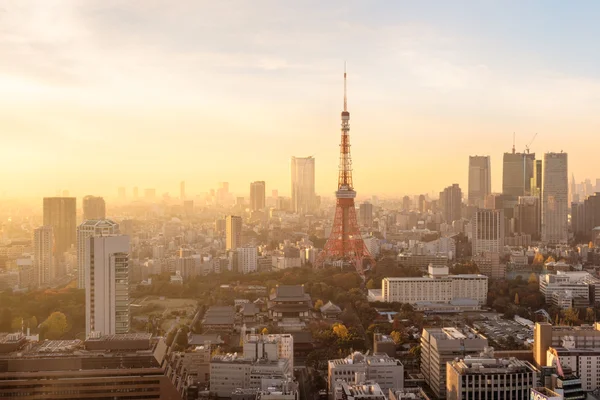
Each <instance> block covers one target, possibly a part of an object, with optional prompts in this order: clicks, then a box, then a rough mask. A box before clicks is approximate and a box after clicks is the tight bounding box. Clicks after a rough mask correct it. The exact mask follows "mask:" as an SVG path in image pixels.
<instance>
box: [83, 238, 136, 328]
mask: <svg viewBox="0 0 600 400" xmlns="http://www.w3.org/2000/svg"><path fill="white" fill-rule="evenodd" d="M88 240H89V251H88V252H87V254H86V260H85V269H86V274H85V288H86V289H85V317H86V318H85V333H86V337H89V336H90V333H91V332H98V333H100V334H103V335H113V334H116V333H127V332H128V331H129V236H124V235H115V236H97V237H96V236H91V237H89V238H88Z"/></svg>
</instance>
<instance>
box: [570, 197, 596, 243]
mask: <svg viewBox="0 0 600 400" xmlns="http://www.w3.org/2000/svg"><path fill="white" fill-rule="evenodd" d="M571 225H572V229H573V233H574V234H575V235H576V236H577V237H578V238H579V239H580V240H581V241H582V242H589V241H594V239H595V237H594V235H593V229H594V228H596V227H598V226H600V193H595V194H593V195H591V196H588V197H587V198H585V199H584V200H583V202H581V203H573V204H572V205H571Z"/></svg>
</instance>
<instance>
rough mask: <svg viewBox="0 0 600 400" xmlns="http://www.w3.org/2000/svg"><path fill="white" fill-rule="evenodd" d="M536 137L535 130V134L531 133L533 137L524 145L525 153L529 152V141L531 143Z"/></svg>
mask: <svg viewBox="0 0 600 400" xmlns="http://www.w3.org/2000/svg"><path fill="white" fill-rule="evenodd" d="M536 137H537V132H536V133H535V135H533V138H532V139H531V140H530V141H529V143H527V144H526V145H525V151H526V152H527V154H529V146H531V143H533V141H534V140H535V138H536Z"/></svg>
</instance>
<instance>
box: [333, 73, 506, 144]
mask: <svg viewBox="0 0 600 400" xmlns="http://www.w3.org/2000/svg"><path fill="white" fill-rule="evenodd" d="M344 76H346V74H344ZM344 82H345V81H344ZM513 154H515V133H514V132H513Z"/></svg>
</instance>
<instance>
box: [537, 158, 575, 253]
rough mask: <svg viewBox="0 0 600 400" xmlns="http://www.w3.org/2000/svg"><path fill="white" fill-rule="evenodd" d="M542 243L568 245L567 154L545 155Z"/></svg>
mask: <svg viewBox="0 0 600 400" xmlns="http://www.w3.org/2000/svg"><path fill="white" fill-rule="evenodd" d="M543 167H544V172H543V174H542V242H544V243H550V244H560V243H567V240H568V218H569V217H568V208H569V204H568V201H569V175H568V158H567V153H546V154H544V164H543Z"/></svg>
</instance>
